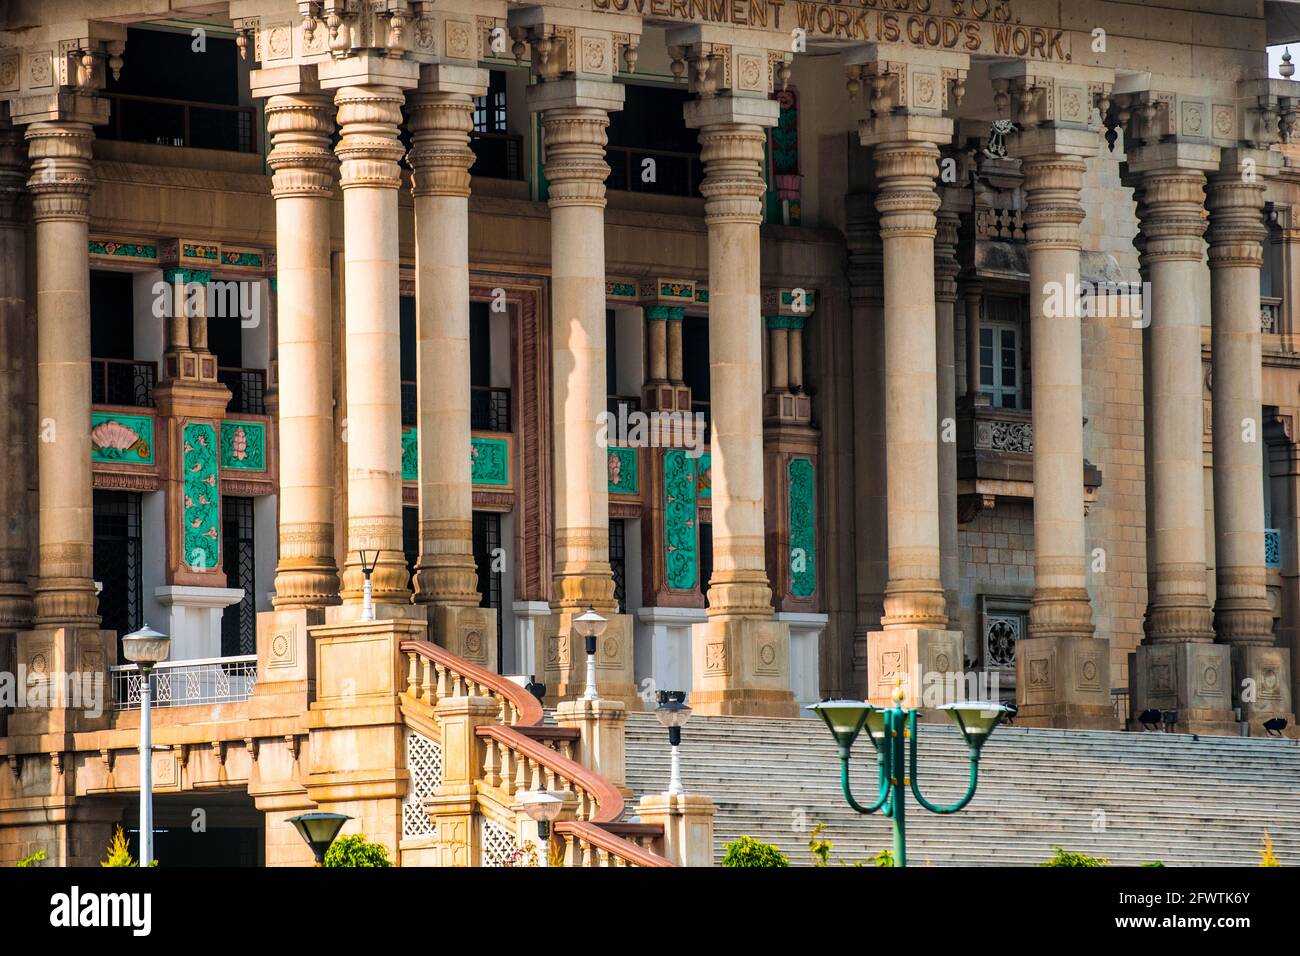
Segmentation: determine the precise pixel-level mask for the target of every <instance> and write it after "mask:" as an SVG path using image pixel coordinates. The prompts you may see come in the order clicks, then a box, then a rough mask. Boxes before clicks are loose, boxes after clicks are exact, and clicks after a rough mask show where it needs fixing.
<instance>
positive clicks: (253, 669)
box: [111, 654, 257, 710]
mask: <svg viewBox="0 0 1300 956" xmlns="http://www.w3.org/2000/svg"><path fill="white" fill-rule="evenodd" d="M111 673H112V678H113V704H114V707H115V708H116V709H117V710H139V709H140V689H141V687H142V685H143V682H144V675H143V674H141V672H140V667H139V665H138V664H123V665H120V666H118V667H114V668H112V669H111ZM256 686H257V655H256V654H249V655H247V656H243V657H211V658H206V659H202V660H192V661H164V662H163V663H161V664H159V665H158V666H157V667H155V668H154V670H153V700H152V702H151V703H152V705H153V706H154V707H188V706H190V705H192V704H227V703H232V702H235V701H240V700H247V699H248V698H249V697H251V696H252V695H253V689H254V688H255V687H256Z"/></svg>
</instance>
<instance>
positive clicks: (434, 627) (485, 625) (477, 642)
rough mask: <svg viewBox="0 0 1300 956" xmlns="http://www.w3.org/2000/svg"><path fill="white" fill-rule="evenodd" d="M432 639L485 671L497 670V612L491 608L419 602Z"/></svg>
mask: <svg viewBox="0 0 1300 956" xmlns="http://www.w3.org/2000/svg"><path fill="white" fill-rule="evenodd" d="M421 607H423V608H426V609H427V610H428V614H429V633H430V635H431V636H432V638H433V642H434V643H435V644H438V645H439V646H441V647H445V648H446V649H447V650H449V651H451V653H453V654H455V655H456V656H457V657H461V658H464V659H465V660H467V661H469V662H470V663H471V664H477V665H478V666H479V667H482V668H484V669H485V670H489V671H493V672H495V671H496V669H497V612H496V608H491V607H461V606H456V605H439V604H428V605H422V606H421Z"/></svg>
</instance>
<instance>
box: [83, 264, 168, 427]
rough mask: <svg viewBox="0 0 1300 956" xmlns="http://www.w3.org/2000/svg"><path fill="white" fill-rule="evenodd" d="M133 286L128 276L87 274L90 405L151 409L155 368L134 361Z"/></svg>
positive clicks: (156, 370)
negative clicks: (88, 281) (90, 356)
mask: <svg viewBox="0 0 1300 956" xmlns="http://www.w3.org/2000/svg"><path fill="white" fill-rule="evenodd" d="M134 285H135V277H134V275H133V274H132V273H130V272H106V271H101V270H99V269H92V270H91V272H90V354H91V355H92V356H94V357H93V358H92V359H91V360H90V401H91V403H92V404H95V405H135V406H139V407H142V408H147V407H149V406H151V405H153V387H154V381H155V379H156V377H157V374H158V369H157V366H155V365H154V363H153V362H137V361H135V317H134V312H135V290H134Z"/></svg>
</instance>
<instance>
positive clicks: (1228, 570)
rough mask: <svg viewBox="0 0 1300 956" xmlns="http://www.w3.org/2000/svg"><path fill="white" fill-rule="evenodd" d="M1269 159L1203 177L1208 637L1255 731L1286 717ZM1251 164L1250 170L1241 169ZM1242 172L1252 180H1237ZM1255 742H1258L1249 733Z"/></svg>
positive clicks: (1272, 164) (1229, 158) (1229, 157)
mask: <svg viewBox="0 0 1300 956" xmlns="http://www.w3.org/2000/svg"><path fill="white" fill-rule="evenodd" d="M1275 157H1276V154H1275V153H1272V152H1270V151H1268V150H1256V149H1232V150H1224V152H1223V162H1222V165H1221V167H1220V170H1219V172H1217V173H1215V174H1213V175H1212V176H1211V177H1210V183H1209V190H1208V195H1207V199H1208V202H1207V205H1208V207H1209V211H1210V228H1209V263H1210V289H1211V301H1210V306H1211V328H1212V331H1211V352H1212V356H1213V385H1212V388H1211V396H1212V400H1213V406H1212V407H1213V428H1212V430H1211V435H1212V440H1213V455H1214V471H1213V474H1214V540H1215V605H1214V629H1215V632H1216V635H1217V637H1218V640H1219V641H1220V642H1221V643H1224V644H1227V645H1229V646H1230V648H1231V651H1232V659H1233V682H1232V686H1233V691H1232V693H1233V702H1234V704H1236V705H1238V706H1239V707H1240V708H1241V714H1242V719H1243V720H1249V721H1251V723H1252V724H1255V725H1257V724H1259V723H1260V722H1262V721H1263V720H1266V719H1268V718H1270V717H1274V716H1277V715H1279V714H1285V715H1287V716H1288V720H1289V721H1290V720H1294V717H1293V715H1291V700H1290V694H1289V691H1290V686H1289V682H1288V681H1287V680H1286V675H1287V674H1288V673H1289V672H1290V659H1289V658H1290V655H1289V653H1288V651H1287V650H1286V649H1285V648H1277V647H1274V639H1273V612H1272V607H1271V605H1270V602H1269V598H1268V590H1267V583H1266V582H1267V574H1268V571H1267V568H1266V567H1265V565H1264V476H1263V467H1264V466H1263V456H1262V455H1261V453H1260V445H1261V443H1262V442H1263V440H1264V437H1263V436H1264V428H1263V422H1262V421H1261V420H1260V415H1261V414H1262V396H1263V383H1262V371H1261V345H1260V325H1259V319H1258V316H1259V272H1260V266H1261V265H1262V261H1263V248H1262V244H1263V242H1264V240H1265V239H1266V238H1267V234H1268V233H1267V230H1266V229H1265V227H1264V219H1263V212H1264V179H1263V176H1264V174H1265V173H1266V172H1272V171H1273V170H1274V169H1275V168H1276V166H1277V164H1278V160H1277V159H1276V158H1275ZM1247 163H1249V164H1250V165H1249V167H1248V166H1247ZM1246 168H1249V169H1250V170H1251V171H1252V172H1253V173H1254V175H1245V174H1244V173H1243V169H1246ZM1256 732H1259V731H1258V730H1256Z"/></svg>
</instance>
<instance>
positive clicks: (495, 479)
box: [470, 438, 510, 485]
mask: <svg viewBox="0 0 1300 956" xmlns="http://www.w3.org/2000/svg"><path fill="white" fill-rule="evenodd" d="M470 444H471V449H470V473H471V474H472V475H473V477H474V484H476V485H508V484H510V443H509V442H508V441H506V440H505V439H503V438H473V439H471V442H470Z"/></svg>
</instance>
